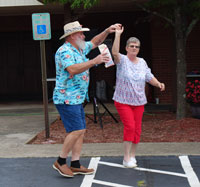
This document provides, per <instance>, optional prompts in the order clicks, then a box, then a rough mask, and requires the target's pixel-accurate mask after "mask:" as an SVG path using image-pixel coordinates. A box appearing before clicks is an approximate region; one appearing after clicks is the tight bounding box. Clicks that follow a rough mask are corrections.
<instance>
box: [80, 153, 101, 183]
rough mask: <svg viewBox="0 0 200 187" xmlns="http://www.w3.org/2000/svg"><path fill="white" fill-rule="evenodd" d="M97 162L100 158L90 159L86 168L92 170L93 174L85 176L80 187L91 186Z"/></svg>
mask: <svg viewBox="0 0 200 187" xmlns="http://www.w3.org/2000/svg"><path fill="white" fill-rule="evenodd" d="M99 160H100V157H96V158H91V160H90V164H89V166H88V168H93V169H94V173H93V174H92V175H85V177H84V179H83V182H82V184H81V186H80V187H86V186H87V187H91V186H92V183H93V180H94V176H95V174H96V171H97V166H98V163H99Z"/></svg>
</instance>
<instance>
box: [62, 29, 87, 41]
mask: <svg viewBox="0 0 200 187" xmlns="http://www.w3.org/2000/svg"><path fill="white" fill-rule="evenodd" d="M83 31H90V29H88V28H82V29H80V30H76V31H74V32H70V33H65V34H63V35H62V36H61V37H60V38H59V40H62V39H63V38H65V37H67V36H69V35H71V34H73V33H76V32H83Z"/></svg>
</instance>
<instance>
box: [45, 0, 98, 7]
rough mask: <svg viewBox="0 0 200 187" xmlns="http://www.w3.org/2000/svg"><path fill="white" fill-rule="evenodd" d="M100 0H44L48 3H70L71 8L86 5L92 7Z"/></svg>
mask: <svg viewBox="0 0 200 187" xmlns="http://www.w3.org/2000/svg"><path fill="white" fill-rule="evenodd" d="M98 1H99V0H44V3H45V4H48V3H61V4H64V3H70V4H71V8H80V7H84V8H85V9H86V8H91V7H92V6H94V5H95V4H97V2H98Z"/></svg>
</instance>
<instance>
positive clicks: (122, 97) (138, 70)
mask: <svg viewBox="0 0 200 187" xmlns="http://www.w3.org/2000/svg"><path fill="white" fill-rule="evenodd" d="M138 59H139V61H138V63H137V64H134V63H133V62H131V61H130V60H129V58H128V57H127V56H126V55H123V54H120V62H119V63H118V64H117V73H116V88H115V92H114V96H113V100H115V101H117V102H119V103H123V104H128V105H134V106H139V105H144V104H146V103H147V99H146V95H145V83H146V82H149V81H150V80H151V79H152V78H153V77H154V75H153V74H152V73H151V69H150V68H149V67H148V66H147V63H146V61H145V60H144V59H143V58H138Z"/></svg>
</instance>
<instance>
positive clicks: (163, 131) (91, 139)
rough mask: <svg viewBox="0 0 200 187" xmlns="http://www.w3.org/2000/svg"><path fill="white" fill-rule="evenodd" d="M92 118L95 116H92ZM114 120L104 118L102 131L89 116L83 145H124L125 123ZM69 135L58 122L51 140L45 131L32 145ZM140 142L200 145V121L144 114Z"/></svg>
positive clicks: (166, 115)
mask: <svg viewBox="0 0 200 187" xmlns="http://www.w3.org/2000/svg"><path fill="white" fill-rule="evenodd" d="M89 117H90V118H92V119H93V115H89ZM115 118H116V119H118V121H119V123H115V121H114V120H113V119H112V118H111V116H109V115H104V116H103V117H102V121H103V129H102V128H101V127H100V125H99V123H94V122H93V120H91V119H89V118H87V117H86V123H87V131H86V134H85V137H84V143H117V142H119V143H121V142H123V124H122V123H121V121H120V118H119V115H118V114H115ZM65 136H66V133H65V129H64V127H63V124H62V121H61V120H59V119H57V120H56V121H55V122H53V123H52V124H51V125H50V138H48V139H46V138H45V131H42V132H40V133H38V134H37V135H36V137H35V138H34V139H33V140H32V141H30V142H29V143H30V144H62V143H63V141H64V138H65ZM141 142H200V119H195V118H192V117H188V118H184V119H182V120H176V116H175V114H174V113H170V112H155V113H145V114H144V117H143V123H142V135H141Z"/></svg>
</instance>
